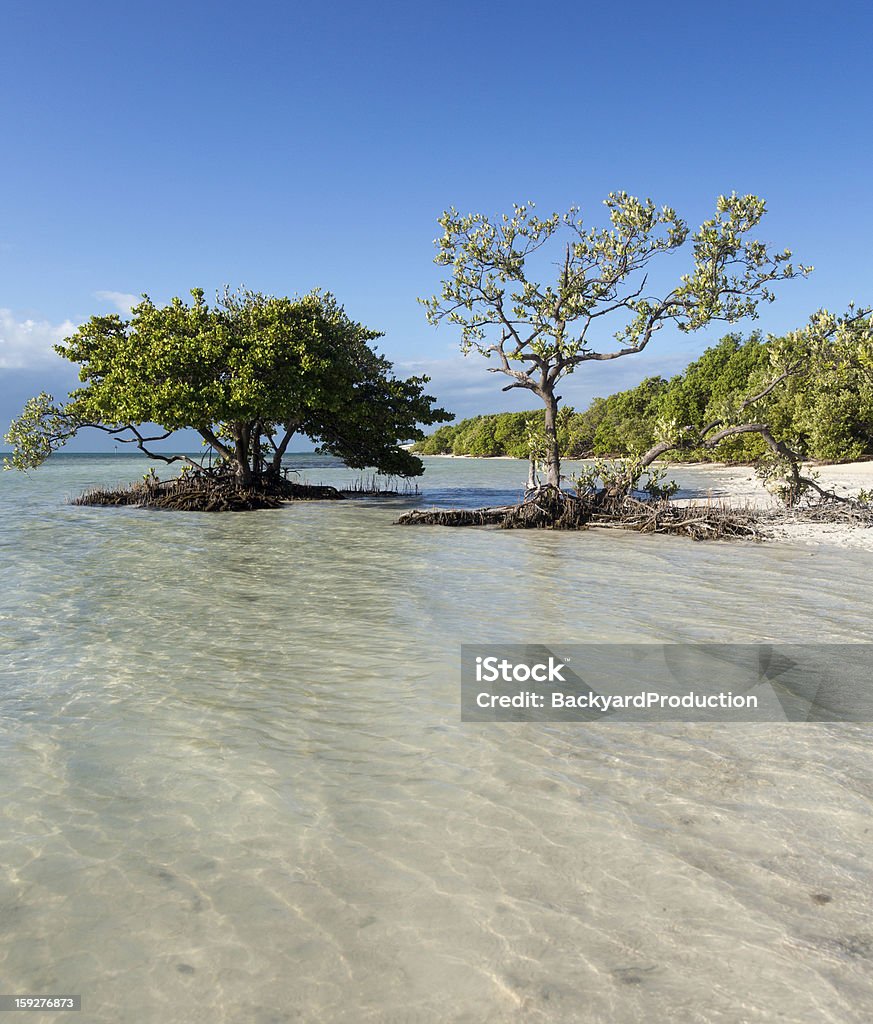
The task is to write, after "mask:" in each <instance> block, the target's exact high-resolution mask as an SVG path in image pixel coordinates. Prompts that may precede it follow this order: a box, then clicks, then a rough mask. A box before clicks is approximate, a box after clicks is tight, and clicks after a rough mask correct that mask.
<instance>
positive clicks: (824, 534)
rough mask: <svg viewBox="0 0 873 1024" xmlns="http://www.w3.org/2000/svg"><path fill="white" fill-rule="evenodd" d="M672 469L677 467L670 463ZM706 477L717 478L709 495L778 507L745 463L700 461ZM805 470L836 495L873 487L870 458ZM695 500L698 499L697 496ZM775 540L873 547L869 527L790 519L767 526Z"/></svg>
mask: <svg viewBox="0 0 873 1024" xmlns="http://www.w3.org/2000/svg"><path fill="white" fill-rule="evenodd" d="M672 468H673V469H674V470H676V469H678V467H676V466H674V467H672ZM701 469H705V471H706V475H707V477H709V478H715V479H716V481H717V490H714V491H713V495H712V497H713V499H717V500H719V501H723V502H725V503H726V504H731V505H754V506H755V507H757V508H779V507H780V502H779V501H778V500H777V499H776V498H774V497H773V496H772V495H770V494H768V492H767V491H766V490H765V488H764V486H763V484H762V483H761V481H760V480H759V479H758V478H757V477H756V476H755V472H754V470H753V469H752V468H751V467H748V466H720V465H711V464H707V465H701ZM805 472H807V473H817V474H818V479H817V483H818V484H819V485H820V486H821V487H824V488H826V489H828V490H833V491H834V492H835V493H836V494H839V495H851V494H857V493H858V491H861V490H867V491H869V490H873V461H870V462H849V463H845V464H844V465H837V466H806V467H805ZM697 500H699V499H697ZM768 532H769V533H771V534H772V535H773V537H774V539H776V540H786V541H793V542H795V543H801V544H836V545H838V546H840V547H845V548H861V549H864V550H867V551H873V529H869V528H865V527H859V526H844V525H833V524H825V523H822V524H817V523H790V524H785V525H781V526H773V527H772V528H768Z"/></svg>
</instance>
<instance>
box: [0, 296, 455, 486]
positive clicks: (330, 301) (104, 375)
mask: <svg viewBox="0 0 873 1024" xmlns="http://www.w3.org/2000/svg"><path fill="white" fill-rule="evenodd" d="M191 294H192V297H193V300H194V301H193V302H192V303H191V305H186V304H185V303H184V302H183V301H182V300H181V299H178V298H176V299H173V301H172V302H171V303H170V304H169V305H168V306H164V307H159V306H156V305H155V304H154V303H153V302H152V301H151V300H150V299H149V298H148V297H147V296H144V297H143V301H142V302H141V303H139V305H137V306H136V307H135V308H134V309H133V311H132V313H131V317H130V319H129V320H124V319H122V318H121V317H119V316H118V315H117V314H113V315H111V316H93V317H91V319H90V320H89V321H88V322H87V323H85V324H82V326H80V327H79V328H78V330H77V331H76V332H75V333H74V334H73V335H72V336H71V337H69V338H67V339H66V341H65V342H64V344H63V345H57V346H55V348H56V351H57V352H58V354H59V355H61V356H63V357H64V358H65V359H68V360H70V361H71V362H73V363H77V364H79V366H80V373H79V379H80V380H81V382H82V387H80V388H78V389H76V390H75V391H74V392H73V393H72V395H71V396H70V400H69V401H68V402H66V403H62V404H56V403H55V401H54V399H53V397H52V396H51V395H48V394H45V393H43V394H41V395H39V396H38V397H37V398H34V399H31V400H30V401H29V402H28V403H27V405H26V406H25V409H24V412H23V413H22V415H21V416H20V417H19V418H18V419H17V420H16V421H15V422H14V423H13V424H12V427H11V429H10V431H9V434H8V435H7V438H6V439H7V441H9V443H10V444H12V446H13V454H12V457H11V459H10V460H8V465H9V466H11V467H15V468H18V469H25V470H26V469H33V468H35V467H37V466H39V465H40V464H41V463H42V462H44V461H45V459H47V458H48V457H49V455H51V453H52V452H53V451H56V450H57V449H58V448H60V447H62V446H63V445H64V444H65V443H66V441H68V440H69V439H70V438H71V437H73V436H74V435H75V434H76V433H77V432H78V431H79V430H82V429H83V428H85V427H92V428H95V429H98V430H102V431H104V432H106V433H109V434H111V435H113V436H114V437H115V438H116V440H118V441H121V442H125V443H129V444H135V445H136V447H137V448H139V449H140V450H141V451H143V452H144V453H145V454H146V455H148V456H149V457H150V458H154V459H158V460H160V461H162V462H165V463H171V462H183V463H184V464H186V465H187V466H189V468H191V469H193V470H195V471H199V472H200V474H201V475H203V474H205V473H206V471H207V470H206V467H205V466H204V465H203V464H202V460H201V461H197V460H192V459H191V458H189V457H188V456H185V455H169V456H168V455H163V454H161V453H160V452H159V451H154V450H152V449H151V448H150V447H149V444H150V443H151V442H156V441H162V440H164V439H166V438H169V437H170V436H171V435H172V434H173V433H174V431H176V430H180V429H182V428H192V429H194V430H196V431H197V432H198V433H199V434H200V436H201V437H202V438H203V444H204V452H205V453H209V454H210V456H211V455H213V454H214V455H215V456H217V458H218V460H219V466H218V475H221V476H229V477H231V478H232V479H233V481H234V483H235V484H238V485H239V486H241V487H244V488H251V487H260V486H261V485H265V486H266V484H268V483H269V484H270V485H271V486H272V485H273V484H275V482H276V481H277V480H278V478H279V475H280V473H281V465H282V456H283V454H284V453H285V451H286V450H287V448H288V445H289V443H290V441H291V439H292V438H293V437H295V436H296V435H298V434H305V435H306V436H307V437H309V438H311V439H313V440H316V441H318V442H319V443H320V444H321V447H322V450H324V451H327V452H330V453H331V454H334V455H337V456H339V457H340V458H342V459H343V460H344V461H345V462H346V464H347V465H349V466H353V467H356V468H363V467H373V468H375V469H377V470H378V471H379V472H382V473H386V474H395V475H400V476H417V475H419V474H420V473H421V472H422V471H423V467H422V464H421V460H420V459H417V458H416V457H415V456H414V455H410V453H409V452H408V451H406V450H405V449H404V448H402V447H401V442H404V441H407V440H410V439H416V438H421V437H423V432H422V430H421V427H420V425H421V424H431V423H442V422H445V421H446V420H448V419H451V415H450V414H449V413H447V412H445V411H444V410H443V409H438V408H435V407H434V405H433V402H434V399H433V398H432V397H431V396H430V395H427V394H425V393H424V386H425V384H426V383H427V379H428V378H427V377H410V378H408V379H403V378H397V377H395V376H394V374H393V372H392V365H391V363H390V362H389V361H388V360H387V359H385V358H384V357H383V356H381V355H379V354H378V353H377V352H376V351H375V350H374V349H373V348H371V347H370V343H371V342H372V341H375V340H376V339H377V338H379V337H381V334H380V332H378V331H374V330H371V329H370V328H368V327H365V326H363V324H359V323H357V322H355V321H353V320H352V319H350V317H348V316H347V315H346V313H345V310H344V309H343V308H342V307H341V306H340V305H339V304H338V303H337V301H336V299H335V298H334V297H333V296H332V295H330V294H329V293H320V292H312V293H310V294H309V295H305V296H303V297H302V298H295V299H292V298H287V297H283V298H277V297H273V296H267V295H262V294H260V293H257V292H250V291H240V292H237V293H231V292H229V291H226V292H225V293H224V295H223V296H219V297H218V299H217V301H216V303H215V305H213V306H211V307H210V306H209V304H208V303H207V302H206V301H205V299H204V293H203V291H202V289H196V288H195V289H194V290H193V291H192V292H191ZM210 466H211V461H210ZM213 475H215V473H213Z"/></svg>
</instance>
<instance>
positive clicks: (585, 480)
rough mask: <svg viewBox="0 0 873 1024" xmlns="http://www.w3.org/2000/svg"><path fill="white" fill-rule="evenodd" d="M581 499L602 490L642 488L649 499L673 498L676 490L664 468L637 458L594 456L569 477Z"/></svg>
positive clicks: (627, 490) (622, 490)
mask: <svg viewBox="0 0 873 1024" xmlns="http://www.w3.org/2000/svg"><path fill="white" fill-rule="evenodd" d="M570 479H571V481H572V482H573V485H574V486H575V488H576V492H577V493H578V495H579V497H580V498H590V497H593V496H594V495H595V494H597V493H598V492H599V491H601V490H604V491H607V492H610V493H613V494H619V495H624V494H630V493H632V492H633V491H641V492H642V493H644V494H646V495H648V497H649V498H652V499H656V500H661V499H667V498H672V496H673V495H674V494H675V493H676V492H677V491H678V490H679V484H677V483H676V481H675V480H667V470H666V469H664V468H658V467H656V468H649V467H645V468H644V467H643V466H642V465H641V463H640V460H639V459H638V458H630V459H595V460H594V461H593V462H591V463H589V464H588V465H586V466H583V467H582V468H581V469H580V470H579V471H578V472H577V473H574V474H573V475H571V477H570Z"/></svg>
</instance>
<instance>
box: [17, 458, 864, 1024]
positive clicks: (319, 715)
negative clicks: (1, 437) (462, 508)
mask: <svg viewBox="0 0 873 1024" xmlns="http://www.w3.org/2000/svg"><path fill="white" fill-rule="evenodd" d="M427 462H428V469H427V474H426V476H425V478H424V481H423V488H424V491H425V493H424V494H423V495H422V496H421V497H420V498H419V499H417V502H418V503H419V504H424V505H428V504H433V503H436V504H443V505H446V504H467V505H478V504H484V503H488V502H494V501H503V500H508V499H510V498H512V497H513V496H514V495H515V494H516V493H517V489H518V484H519V483H520V482H521V481H522V479H523V470H524V466H523V465H521V464H520V463H515V462H510V461H491V462H483V461H479V460H470V461H467V460H440V459H430V460H427ZM296 464H297V465H298V466H300V467H301V468H302V469H303V470H305V475H307V476H308V478H309V479H310V480H312V481H313V482H318V481H323V482H328V483H337V482H339V481H341V480H343V479H349V477H350V475H349V474H348V472H347V471H344V470H342V469H338V468H336V467H335V466H333V465H332V464H331V463H330V460H323V459H321V460H320V459H319V458H318V457H316V456H308V457H307V456H301V457H298V458H297V459H296ZM144 468H145V463H144V462H140V461H138V460H135V459H128V458H127V457H122V456H115V457H111V456H105V457H102V458H97V457H93V456H91V457H87V456H79V457H76V456H67V457H57V458H55V459H53V460H51V461H50V462H49V463H48V464H46V466H45V467H43V468H42V469H41V470H40V471H39V472H38V473H36V474H34V475H33V476H31V477H29V478H27V477H23V476H19V475H17V474H11V473H7V474H4V475H3V477H2V479H0V540H2V547H0V566H2V575H0V581H2V590H0V621H2V641H0V644H2V647H0V649H2V653H3V655H4V665H3V668H2V688H0V757H2V774H0V930H2V933H3V944H2V949H0V991H3V992H6V993H49V992H63V993H81V995H82V998H83V1011H82V1013H81V1014H78V1015H76V1016H77V1021H81V1022H82V1024H84V1022H91V1021H95V1022H97V1021H99V1022H104V1021H105V1022H113V1024H116V1022H136V1024H141V1022H152V1021H154V1022H176V1021H178V1022H200V1021H202V1022H210V1024H212V1022H216V1021H217V1022H253V1024H268V1022H284V1021H319V1022H321V1021H325V1022H332V1021H339V1022H358V1021H387V1022H395V1021H396V1022H417V1021H422V1022H431V1021H469V1022H491V1021H494V1022H497V1021H513V1022H514V1021H518V1022H522V1021H523V1022H537V1021H554V1022H565V1021H585V1022H588V1021H590V1022H601V1021H603V1022H610V1024H630V1022H647V1024H648V1022H662V1021H671V1022H701V1024H703V1022H726V1024H727V1022H730V1024H739V1022H764V1021H766V1022H769V1021H780V1022H809V1024H837V1022H839V1024H850V1022H859V1024H861V1022H867V1021H869V1020H870V1019H871V1017H873V923H871V919H870V906H871V889H873V885H871V883H873V865H871V850H873V832H871V831H870V830H871V826H873V817H871V806H873V759H871V738H873V730H871V729H870V728H868V727H866V726H824V725H819V726H808V725H803V724H794V725H788V724H782V725H756V726H742V725H733V726H727V725H721V726H717V725H706V726H704V725H683V724H675V725H672V726H669V727H667V726H653V725H649V726H630V725H616V724H609V723H598V724H587V725H578V726H569V725H551V726H548V725H534V724H513V725H471V724H466V725H465V724H462V723H461V722H460V720H459V665H460V645H461V643H462V642H475V641H517V642H518V641H520V642H544V643H548V642H554V643H564V644H566V643H582V642H585V641H588V640H591V641H601V642H602V641H635V640H637V641H660V640H690V641H713V640H726V641H727V640H733V641H756V640H768V641H779V640H803V639H805V640H814V639H816V638H819V637H820V638H821V639H823V640H824V639H827V640H845V641H851V640H858V639H865V640H870V639H873V637H871V631H870V621H869V608H870V598H871V596H873V555H870V554H867V553H864V552H854V553H853V552H847V551H844V550H838V549H818V550H816V549H812V548H809V547H799V546H798V547H791V546H776V545H769V546H768V545H753V544H711V545H707V544H694V543H691V542H689V541H683V540H680V539H674V538H664V537H655V538H652V537H641V536H636V535H631V534H621V533H612V532H603V531H598V532H595V531H592V532H583V533H573V534H563V533H554V534H553V533H548V532H506V533H504V532H499V531H495V530H476V529H466V530H464V529H461V530H457V529H456V530H450V529H444V528H417V529H402V528H399V527H396V526H394V525H392V523H393V520H394V519H395V518H396V515H397V513H398V512H399V510H401V509H402V508H404V507H408V506H410V505H412V504H414V502H413V501H411V500H401V499H392V500H390V501H388V502H383V503H379V502H374V501H370V502H365V501H346V502H342V503H340V502H337V503H319V504H298V505H293V506H288V507H285V508H283V509H281V510H277V511H264V512H257V513H249V514H220V515H209V514H192V513H169V512H147V511H142V510H136V509H100V508H78V507H72V506H70V505H68V504H67V503H66V501H67V498H68V497H69V496H71V495H74V494H76V493H77V492H79V491H80V490H82V489H83V488H84V487H86V486H88V485H91V484H96V483H107V484H114V483H116V482H118V481H126V480H131V479H136V478H137V477H138V476H139V475H140V474H141V473H142V472H143V471H144ZM680 479H681V480H682V482H683V483H684V485H685V487H686V489H687V490H689V492H691V491H696V492H698V493H706V492H707V490H708V489H709V488H710V487H711V486H713V482H712V481H711V480H708V479H707V476H706V473H705V472H704V471H701V470H694V469H689V470H685V471H684V472H682V473H680ZM36 1019H56V1018H55V1017H51V1018H49V1017H43V1016H41V1015H36Z"/></svg>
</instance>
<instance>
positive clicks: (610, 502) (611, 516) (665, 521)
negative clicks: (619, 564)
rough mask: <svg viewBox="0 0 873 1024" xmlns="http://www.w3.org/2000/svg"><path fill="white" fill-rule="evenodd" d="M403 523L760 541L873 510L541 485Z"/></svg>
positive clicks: (870, 515)
mask: <svg viewBox="0 0 873 1024" xmlns="http://www.w3.org/2000/svg"><path fill="white" fill-rule="evenodd" d="M397 522H398V523H399V524H401V525H403V526H412V525H425V526H497V527H499V528H501V529H505V530H517V529H540V530H542V529H546V530H584V529H610V530H632V531H635V532H637V533H672V534H677V535H679V536H683V537H690V538H691V539H692V540H733V539H746V540H763V539H765V538H766V537H767V536H768V527H772V526H778V525H784V524H786V523H843V524H846V525H856V526H867V527H871V526H873V509H871V508H867V507H864V506H860V505H857V504H856V505H854V506H848V505H845V504H842V503H837V502H824V501H823V502H821V503H819V504H816V505H811V506H809V507H806V508H802V509H800V508H792V509H784V510H783V509H780V510H773V509H757V508H753V507H748V506H747V507H744V508H731V507H730V506H727V505H721V504H718V505H714V504H711V503H707V504H692V505H678V504H676V503H675V502H671V501H668V500H665V499H659V500H654V499H649V500H645V501H640V500H637V499H636V498H631V497H625V498H623V499H618V498H614V497H613V496H611V495H609V494H607V493H606V492H604V491H600V492H599V493H597V494H594V495H586V496H582V497H578V496H576V495H573V494H568V493H566V492H562V491H557V490H556V489H555V488H550V489H549V488H541V489H540V490H538V491H535V492H533V493H532V494H530V495H529V496H528V497H526V498H525V500H524V501H522V502H520V503H519V504H517V505H502V506H498V507H494V508H478V509H430V510H422V509H415V510H413V511H411V512H406V513H404V514H403V515H402V516H401V517H400V518H399V519H398V520H397Z"/></svg>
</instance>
